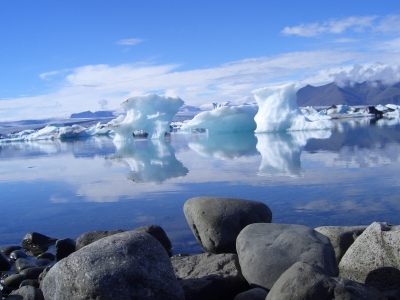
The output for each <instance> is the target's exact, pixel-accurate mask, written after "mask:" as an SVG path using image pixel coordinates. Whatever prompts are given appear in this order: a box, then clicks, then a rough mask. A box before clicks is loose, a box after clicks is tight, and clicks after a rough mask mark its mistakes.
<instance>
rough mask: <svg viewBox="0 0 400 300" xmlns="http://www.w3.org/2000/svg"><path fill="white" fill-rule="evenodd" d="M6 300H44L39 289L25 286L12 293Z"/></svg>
mask: <svg viewBox="0 0 400 300" xmlns="http://www.w3.org/2000/svg"><path fill="white" fill-rule="evenodd" d="M21 297H22V298H21ZM7 300H44V297H43V293H42V291H41V290H40V289H37V288H34V287H33V286H28V285H27V286H23V287H21V288H19V289H18V290H15V291H12V292H11V293H10V295H9V296H8V297H7Z"/></svg>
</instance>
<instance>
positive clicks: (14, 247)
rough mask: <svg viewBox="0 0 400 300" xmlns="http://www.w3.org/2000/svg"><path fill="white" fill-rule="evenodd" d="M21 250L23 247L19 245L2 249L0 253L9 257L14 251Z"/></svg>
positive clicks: (0, 248)
mask: <svg viewBox="0 0 400 300" xmlns="http://www.w3.org/2000/svg"><path fill="white" fill-rule="evenodd" d="M21 248H22V247H21V246H18V245H7V246H2V247H0V252H1V253H3V254H4V255H5V256H9V255H10V254H11V252H13V251H14V250H19V249H21Z"/></svg>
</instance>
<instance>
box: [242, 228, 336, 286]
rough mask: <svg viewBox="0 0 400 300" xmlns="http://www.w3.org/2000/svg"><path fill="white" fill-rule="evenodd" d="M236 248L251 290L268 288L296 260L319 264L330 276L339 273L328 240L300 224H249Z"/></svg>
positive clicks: (333, 252)
mask: <svg viewBox="0 0 400 300" xmlns="http://www.w3.org/2000/svg"><path fill="white" fill-rule="evenodd" d="M236 248H237V252H238V257H239V262H240V267H241V269H242V273H243V276H244V277H245V278H246V280H247V281H248V282H249V283H250V285H251V286H254V287H262V288H264V289H268V290H269V289H271V287H272V286H273V285H274V283H275V281H276V280H277V279H278V278H279V277H280V276H281V275H282V274H283V273H284V272H285V271H286V270H287V269H289V268H290V267H291V266H292V265H293V264H294V263H296V262H298V261H301V262H305V263H309V264H311V265H318V266H320V267H321V268H323V269H324V270H325V271H326V273H327V274H328V275H329V276H337V275H338V273H339V270H338V266H337V263H336V258H335V251H334V250H333V247H332V245H331V242H330V241H329V238H327V237H326V236H324V235H323V234H321V233H319V232H316V231H315V230H313V229H312V228H309V227H306V226H302V225H288V224H265V223H264V224H251V225H248V226H247V227H246V228H244V229H243V230H242V231H241V232H240V234H239V236H238V237H237V241H236Z"/></svg>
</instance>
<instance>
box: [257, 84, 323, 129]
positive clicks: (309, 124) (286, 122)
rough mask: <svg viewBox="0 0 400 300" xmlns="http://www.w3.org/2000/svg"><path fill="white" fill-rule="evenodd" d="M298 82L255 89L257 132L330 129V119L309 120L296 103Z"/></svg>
mask: <svg viewBox="0 0 400 300" xmlns="http://www.w3.org/2000/svg"><path fill="white" fill-rule="evenodd" d="M299 88H300V86H299V85H297V84H285V85H281V86H273V87H265V88H261V89H257V90H254V91H253V94H254V97H255V99H256V101H257V104H258V113H257V114H256V116H255V117H254V120H255V122H256V123H257V128H256V130H255V132H256V133H261V132H278V131H297V130H321V129H330V128H331V121H330V120H316V121H311V120H309V119H308V118H307V117H306V116H304V114H303V113H302V112H301V110H300V108H299V107H298V106H297V103H296V92H297V90H298V89H299Z"/></svg>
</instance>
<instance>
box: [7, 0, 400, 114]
mask: <svg viewBox="0 0 400 300" xmlns="http://www.w3.org/2000/svg"><path fill="white" fill-rule="evenodd" d="M0 43H1V47H0V78H1V81H0V121H8V120H21V119H40V118H47V117H55V116H69V115H70V114H71V113H74V112H80V111H85V110H92V111H96V110H101V109H115V108H118V107H119V104H120V103H121V102H123V101H124V100H126V99H127V98H129V97H132V96H138V95H143V94H146V93H157V94H165V95H170V96H179V97H181V98H182V100H184V101H185V103H186V104H189V105H196V106H200V105H202V104H206V103H211V102H224V101H232V102H235V103H243V102H254V99H253V96H252V94H251V91H252V90H254V89H256V88H260V87H263V86H269V85H277V84H283V83H287V82H298V83H300V84H302V85H305V84H313V85H321V84H325V83H327V82H331V81H333V80H336V81H337V82H338V83H339V84H344V83H345V82H347V81H348V80H350V81H358V82H361V81H364V80H378V79H379V80H383V81H385V82H387V83H393V82H397V81H400V69H399V64H400V2H398V1H386V0H381V1H379V2H378V1H368V0H364V1H348V0H347V1H341V0H337V1H322V0H319V1H307V0H305V1H288V0H286V1H285V0H283V1H251V0H250V1H249V0H248V1H236V0H231V1H215V0H214V1H209V0H204V1H190V0H186V1H183V0H179V1H177V0H168V1H167V0H163V1H162V0H159V1H153V0H146V1H145V0H142V1H139V0H138V1H135V0H131V1H121V0H120V1H116V0H113V1H111V0H109V1H105V0H97V1H94V0H92V1H89V0H83V1H82V0H79V1H77V0H69V1H66V0H65V1H64V0H59V1H42V0H38V1H32V0H29V1H28V0H25V1H18V0H14V1H11V0H1V1H0Z"/></svg>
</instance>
